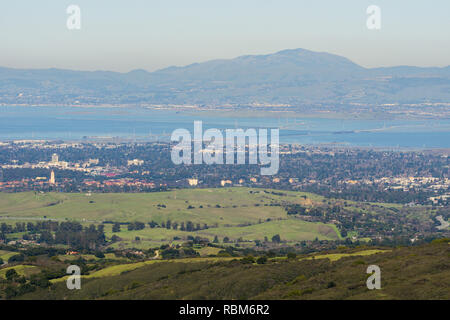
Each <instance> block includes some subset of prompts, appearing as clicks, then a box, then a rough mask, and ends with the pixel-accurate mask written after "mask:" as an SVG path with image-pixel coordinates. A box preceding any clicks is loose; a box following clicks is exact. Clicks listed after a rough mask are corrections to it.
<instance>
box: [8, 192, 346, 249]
mask: <svg viewBox="0 0 450 320" xmlns="http://www.w3.org/2000/svg"><path fill="white" fill-rule="evenodd" d="M323 199H324V198H323V197H321V196H317V195H314V194H309V193H302V192H289V191H274V190H269V189H256V188H218V189H184V190H176V191H169V192H155V193H139V194H132V193H119V194H92V195H90V196H88V195H86V194H80V193H78V194H76V193H45V194H42V193H31V192H27V193H14V194H6V193H0V217H2V219H3V220H2V222H3V221H5V222H7V223H11V224H12V223H15V222H19V221H21V222H24V221H38V220H43V219H55V220H58V221H79V222H81V223H83V224H85V225H86V224H90V223H94V224H98V223H102V222H103V221H108V220H109V221H116V222H133V221H141V222H144V223H148V222H150V221H152V220H153V221H156V222H157V223H162V222H165V221H167V220H171V221H172V222H177V223H178V224H180V223H181V222H184V223H186V222H187V221H192V222H193V223H194V224H197V223H199V224H200V225H201V226H203V225H204V224H207V225H208V226H209V227H210V228H208V229H204V230H198V231H195V232H186V231H181V230H173V229H171V230H168V229H165V228H154V229H151V228H149V227H148V225H147V226H146V228H145V229H143V230H138V231H134V230H133V231H128V230H127V227H126V226H125V225H123V226H122V228H121V232H119V233H116V235H117V236H119V237H120V238H121V239H122V241H120V242H119V243H116V244H114V246H115V247H130V246H132V247H136V248H146V247H154V246H159V245H160V244H161V243H170V242H174V240H173V239H174V237H177V238H180V239H179V240H177V241H178V242H177V241H175V243H181V242H183V241H185V239H186V238H187V237H188V236H201V237H205V238H208V239H210V240H211V241H212V240H213V239H214V237H215V236H218V237H219V239H220V241H222V240H223V238H224V237H228V238H229V239H230V240H231V241H236V240H238V239H239V238H241V239H242V240H243V241H244V242H246V241H247V242H248V241H254V240H263V239H264V237H267V238H268V239H271V237H272V236H274V235H276V234H280V236H281V239H282V240H284V241H288V242H297V241H302V240H313V239H315V238H318V239H319V240H335V239H339V238H340V236H339V234H338V232H337V229H336V227H335V226H334V225H331V224H328V225H327V224H322V223H312V222H307V221H303V220H300V219H297V218H292V217H289V216H288V215H287V214H286V211H285V210H284V208H283V206H282V205H284V204H301V205H303V206H307V207H312V206H314V205H315V204H320V203H321V202H322V200H323ZM162 205H164V206H165V207H162ZM188 208H189V209H188ZM105 232H106V235H107V237H111V236H112V235H113V233H112V225H111V224H106V225H105ZM18 236H19V237H20V235H18ZM136 237H139V238H140V241H135V239H136ZM242 245H243V246H245V243H243V244H242Z"/></svg>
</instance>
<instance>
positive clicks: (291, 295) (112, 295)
mask: <svg viewBox="0 0 450 320" xmlns="http://www.w3.org/2000/svg"><path fill="white" fill-rule="evenodd" d="M333 253H334V254H335V255H334V256H326V255H323V254H320V255H318V254H315V255H311V256H302V257H297V258H295V259H287V258H284V259H281V258H275V259H269V260H268V262H267V263H265V264H256V263H253V264H252V263H250V264H249V263H244V262H245V261H244V260H239V259H224V260H221V259H205V258H197V259H181V260H177V262H176V263H174V262H173V261H158V262H156V261H154V262H148V263H141V264H140V265H139V266H138V265H136V264H128V265H123V266H122V267H119V266H116V267H115V268H113V269H111V268H109V269H108V268H107V269H104V270H103V271H102V270H100V271H95V272H93V273H92V274H91V275H89V276H87V277H85V278H83V279H82V289H81V290H73V291H70V290H67V288H66V286H65V283H64V281H58V282H56V283H55V284H54V285H53V286H52V287H51V288H50V289H39V290H37V291H35V292H32V293H29V294H26V295H24V296H22V297H21V298H22V299H450V291H449V290H448V288H449V287H450V259H449V257H450V246H449V243H448V240H446V241H437V242H435V243H432V244H427V245H422V246H418V247H402V248H396V249H392V250H383V251H380V250H370V251H368V250H367V249H364V250H361V249H360V250H359V251H358V250H354V251H351V252H348V251H342V252H333ZM336 254H337V255H336ZM313 256H314V258H313ZM330 258H331V259H330ZM372 264H375V265H378V266H379V267H380V268H381V289H380V290H368V289H367V287H366V279H367V276H368V275H367V273H366V269H367V267H368V266H369V265H372ZM124 266H127V267H124Z"/></svg>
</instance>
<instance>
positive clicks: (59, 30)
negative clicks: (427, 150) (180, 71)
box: [0, 0, 450, 71]
mask: <svg viewBox="0 0 450 320" xmlns="http://www.w3.org/2000/svg"><path fill="white" fill-rule="evenodd" d="M71 4H76V5H78V6H79V7H80V8H81V30H72V31H69V30H68V29H67V27H66V20H67V17H68V14H67V13H66V8H67V7H68V6H69V5H71ZM369 5H378V6H379V7H380V8H381V30H368V29H367V27H366V20H367V17H368V15H367V14H366V9H367V7H368V6H369ZM449 15H450V1H449V0H433V1H425V0H370V1H366V0H341V1H338V0H226V1H225V0H222V1H218V0H71V1H65V0H57V1H56V0H13V1H12V0H11V1H1V2H0V66H7V67H19V68H49V67H57V68H70V69H82V70H114V71H130V70H132V69H138V68H142V69H146V70H149V71H151V70H155V69H159V68H163V67H166V66H170V65H186V64H190V63H194V62H202V61H206V60H210V59H217V58H233V57H236V56H239V55H245V54H266V53H272V52H276V51H280V50H283V49H292V48H304V49H309V50H314V51H326V52H330V53H334V54H339V55H342V56H345V57H347V58H349V59H351V60H353V61H354V62H356V63H358V64H360V65H363V66H366V67H378V66H392V65H418V66H446V65H449V64H450V19H449Z"/></svg>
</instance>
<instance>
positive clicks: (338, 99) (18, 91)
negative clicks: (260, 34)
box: [0, 49, 450, 105]
mask: <svg viewBox="0 0 450 320" xmlns="http://www.w3.org/2000/svg"><path fill="white" fill-rule="evenodd" d="M255 102H258V103H285V104H291V105H296V104H333V103H340V104H346V103H363V104H386V103H399V104H409V103H422V102H450V66H447V67H444V68H420V67H411V66H399V67H389V68H370V69H369V68H364V67H361V66H359V65H357V64H355V63H353V62H352V61H350V60H348V59H347V58H344V57H340V56H337V55H333V54H329V53H323V52H313V51H309V50H305V49H293V50H284V51H280V52H277V53H274V54H267V55H248V56H241V57H238V58H235V59H229V60H212V61H207V62H203V63H194V64H191V65H188V66H184V67H169V68H166V69H162V70H158V71H155V72H147V71H145V70H134V71H131V72H128V73H118V72H109V71H95V72H87V71H71V70H62V69H41V70H38V69H11V68H0V103H6V104H8V103H10V104H22V103H23V104H45V103H49V104H55V103H56V104H58V103H61V104H73V103H81V104H96V103H104V104H109V103H112V104H137V105H139V104H199V105H202V104H206V105H207V104H215V105H217V104H250V103H255Z"/></svg>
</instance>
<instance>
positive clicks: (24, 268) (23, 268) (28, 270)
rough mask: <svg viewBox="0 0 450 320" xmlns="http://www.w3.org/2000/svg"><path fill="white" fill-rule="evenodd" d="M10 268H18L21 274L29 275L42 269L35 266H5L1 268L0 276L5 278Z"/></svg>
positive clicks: (17, 270)
mask: <svg viewBox="0 0 450 320" xmlns="http://www.w3.org/2000/svg"><path fill="white" fill-rule="evenodd" d="M10 269H14V270H16V272H17V273H18V274H19V275H21V276H29V275H31V274H35V273H39V272H40V271H41V270H40V269H39V268H38V267H35V266H27V265H17V266H14V267H9V268H4V269H1V270H0V278H3V279H4V278H5V275H6V272H7V271H8V270H10Z"/></svg>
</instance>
